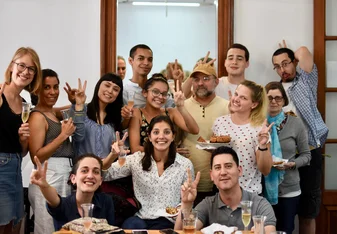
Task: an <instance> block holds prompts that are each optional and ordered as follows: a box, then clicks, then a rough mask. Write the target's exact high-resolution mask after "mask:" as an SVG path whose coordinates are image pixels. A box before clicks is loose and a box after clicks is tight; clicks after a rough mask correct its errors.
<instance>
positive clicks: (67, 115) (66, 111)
mask: <svg viewBox="0 0 337 234" xmlns="http://www.w3.org/2000/svg"><path fill="white" fill-rule="evenodd" d="M61 114H62V118H63V120H64V121H67V120H68V119H69V109H65V110H61Z"/></svg>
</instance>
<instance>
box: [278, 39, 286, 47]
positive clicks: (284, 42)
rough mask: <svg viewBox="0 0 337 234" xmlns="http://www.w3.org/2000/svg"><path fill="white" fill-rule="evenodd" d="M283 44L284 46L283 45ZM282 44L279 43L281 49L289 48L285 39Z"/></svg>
mask: <svg viewBox="0 0 337 234" xmlns="http://www.w3.org/2000/svg"><path fill="white" fill-rule="evenodd" d="M282 44H283V45H282ZM282 44H281V43H278V46H279V47H280V48H288V47H287V43H286V41H285V40H284V39H283V40H282Z"/></svg>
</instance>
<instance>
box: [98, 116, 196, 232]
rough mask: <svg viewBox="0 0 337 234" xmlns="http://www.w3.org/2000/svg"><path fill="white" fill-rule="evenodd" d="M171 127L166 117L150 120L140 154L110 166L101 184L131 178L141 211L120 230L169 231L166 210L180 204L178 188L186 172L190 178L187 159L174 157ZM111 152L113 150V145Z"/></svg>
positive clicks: (169, 222) (126, 221)
mask: <svg viewBox="0 0 337 234" xmlns="http://www.w3.org/2000/svg"><path fill="white" fill-rule="evenodd" d="M174 135H175V131H174V126H173V123H172V121H171V120H170V118H169V117H168V116H162V115H160V116H157V117H154V118H153V119H152V120H151V123H150V125H149V129H148V140H147V142H146V144H145V147H144V152H136V153H134V154H132V155H129V156H127V157H126V160H125V163H124V164H123V165H121V164H120V163H119V162H115V163H113V164H112V165H111V167H110V168H109V170H108V173H107V175H106V177H105V180H115V179H118V178H121V177H125V176H128V175H132V180H133V186H134V192H135V196H136V198H137V199H138V201H139V202H140V203H141V206H142V208H141V209H140V210H139V211H138V212H137V213H136V214H135V216H133V217H130V218H128V219H127V220H125V222H124V223H123V225H122V228H124V229H159V230H160V229H164V228H173V226H174V223H173V220H172V219H170V218H169V217H165V216H166V215H165V213H166V212H165V208H166V207H175V206H177V205H178V204H179V203H180V188H181V185H182V184H183V183H184V182H185V181H186V179H187V169H189V170H191V172H192V175H194V173H193V172H194V170H193V165H192V163H191V161H190V160H189V159H186V158H185V157H183V156H181V155H180V154H178V153H176V145H175V143H174ZM113 148H115V149H116V148H117V151H118V142H115V143H114V145H113Z"/></svg>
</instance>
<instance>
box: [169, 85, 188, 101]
mask: <svg viewBox="0 0 337 234" xmlns="http://www.w3.org/2000/svg"><path fill="white" fill-rule="evenodd" d="M176 82H177V84H176V89H177V91H174V90H173V89H170V90H171V93H172V94H173V97H174V103H175V104H176V107H183V106H184V102H185V99H186V98H185V95H184V94H183V92H181V90H180V88H179V81H178V80H177V81H176Z"/></svg>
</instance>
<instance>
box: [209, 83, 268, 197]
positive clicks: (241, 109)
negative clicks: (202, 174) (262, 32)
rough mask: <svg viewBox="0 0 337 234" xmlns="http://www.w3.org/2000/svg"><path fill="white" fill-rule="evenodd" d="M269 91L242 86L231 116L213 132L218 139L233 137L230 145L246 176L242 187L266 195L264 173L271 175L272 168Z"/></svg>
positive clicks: (221, 120)
mask: <svg viewBox="0 0 337 234" xmlns="http://www.w3.org/2000/svg"><path fill="white" fill-rule="evenodd" d="M267 105H268V99H267V95H266V91H265V90H264V88H263V87H262V86H261V85H258V84H256V83H255V82H253V81H249V80H245V81H243V82H241V84H239V85H238V87H237V88H236V90H235V93H234V95H233V96H232V97H231V99H230V111H231V114H229V115H224V116H221V117H219V118H217V119H216V120H215V121H214V124H213V127H212V130H213V133H214V134H215V135H217V136H220V135H230V136H231V141H230V142H229V143H228V146H229V147H232V148H233V149H234V150H235V151H236V152H237V153H238V156H239V159H240V165H242V168H243V174H242V176H241V177H240V180H239V181H240V186H241V187H242V188H243V189H245V190H247V191H249V192H255V193H258V194H260V193H262V184H261V173H262V174H263V175H268V174H269V172H270V169H271V167H272V163H273V161H272V157H271V153H270V143H269V130H270V128H271V126H272V124H271V125H269V126H267V119H266V117H267Z"/></svg>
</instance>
